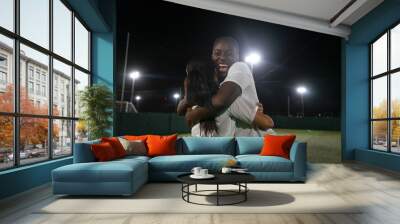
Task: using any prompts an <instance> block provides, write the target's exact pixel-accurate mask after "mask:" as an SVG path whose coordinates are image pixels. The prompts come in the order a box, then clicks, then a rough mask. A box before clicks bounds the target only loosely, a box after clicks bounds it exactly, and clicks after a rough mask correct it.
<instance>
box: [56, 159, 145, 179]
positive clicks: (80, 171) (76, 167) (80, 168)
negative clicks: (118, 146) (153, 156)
mask: <svg viewBox="0 0 400 224" xmlns="http://www.w3.org/2000/svg"><path fill="white" fill-rule="evenodd" d="M135 172H147V163H146V162H145V161H143V160H140V159H122V160H114V161H108V162H92V163H74V164H70V165H66V166H62V167H59V168H57V169H55V170H53V172H52V174H53V181H58V182H130V181H132V176H133V175H134V173H135ZM146 175H147V174H146Z"/></svg>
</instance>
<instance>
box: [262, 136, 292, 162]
mask: <svg viewBox="0 0 400 224" xmlns="http://www.w3.org/2000/svg"><path fill="white" fill-rule="evenodd" d="M295 139H296V135H265V136H264V146H263V148H262V149H261V153H260V155H261V156H280V157H284V158H286V159H290V148H291V147H292V144H293V142H294V140H295Z"/></svg>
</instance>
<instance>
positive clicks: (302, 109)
mask: <svg viewBox="0 0 400 224" xmlns="http://www.w3.org/2000/svg"><path fill="white" fill-rule="evenodd" d="M296 91H297V93H299V94H300V98H301V114H302V116H303V117H304V99H303V96H304V94H305V93H307V88H306V87H304V86H299V87H297V89H296Z"/></svg>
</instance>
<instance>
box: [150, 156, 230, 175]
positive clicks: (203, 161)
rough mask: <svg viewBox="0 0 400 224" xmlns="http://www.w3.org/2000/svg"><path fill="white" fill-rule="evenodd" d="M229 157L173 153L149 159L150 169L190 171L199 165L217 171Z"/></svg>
mask: <svg viewBox="0 0 400 224" xmlns="http://www.w3.org/2000/svg"><path fill="white" fill-rule="evenodd" d="M230 159H235V158H234V157H233V156H231V155H215V154H213V155H175V156H158V157H154V158H152V159H150V160H149V170H150V171H153V172H154V171H163V172H170V171H174V172H190V171H191V170H192V168H193V167H196V166H200V167H203V168H205V169H209V170H210V171H212V172H216V171H219V170H220V169H221V168H222V167H223V166H224V165H225V164H226V163H227V161H228V160H230Z"/></svg>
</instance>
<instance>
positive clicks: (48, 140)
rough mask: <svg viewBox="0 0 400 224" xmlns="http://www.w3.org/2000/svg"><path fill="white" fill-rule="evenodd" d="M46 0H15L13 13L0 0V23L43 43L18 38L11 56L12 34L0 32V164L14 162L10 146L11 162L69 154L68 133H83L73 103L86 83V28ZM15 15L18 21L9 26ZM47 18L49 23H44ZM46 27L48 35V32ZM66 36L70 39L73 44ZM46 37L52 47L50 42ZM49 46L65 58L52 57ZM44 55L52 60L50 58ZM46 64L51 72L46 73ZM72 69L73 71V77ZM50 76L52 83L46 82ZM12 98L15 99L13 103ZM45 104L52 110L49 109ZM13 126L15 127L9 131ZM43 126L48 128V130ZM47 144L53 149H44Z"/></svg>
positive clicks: (8, 2) (10, 0)
mask: <svg viewBox="0 0 400 224" xmlns="http://www.w3.org/2000/svg"><path fill="white" fill-rule="evenodd" d="M52 2H53V4H49V3H50V1H49V0H35V1H32V0H20V2H19V3H20V4H19V9H20V11H19V13H18V14H14V0H0V11H1V13H0V26H1V27H2V28H5V29H7V30H9V31H11V32H13V33H15V32H16V31H19V33H16V34H18V35H20V36H22V37H24V38H25V39H27V40H29V41H31V42H33V43H35V44H37V45H40V46H42V47H43V49H39V48H37V47H36V46H35V45H32V44H31V43H30V42H26V41H21V40H20V42H19V45H18V46H19V49H20V50H19V52H18V55H19V57H18V58H19V59H20V60H19V62H17V61H15V57H14V56H15V55H14V53H15V47H16V46H14V44H15V43H16V42H15V39H13V38H10V37H9V36H8V35H6V34H4V33H3V32H2V31H1V32H0V112H1V114H0V170H1V169H4V168H9V167H13V166H14V164H15V155H14V151H16V152H17V153H18V154H19V158H20V163H18V164H17V165H24V164H29V163H34V162H37V161H41V160H47V159H49V158H50V157H51V156H52V157H53V158H57V157H61V156H65V155H71V154H72V142H73V138H75V139H76V140H79V141H85V140H86V139H87V135H86V134H87V131H86V125H85V124H84V122H80V121H79V122H76V121H74V119H75V118H79V115H80V108H79V107H78V106H75V105H79V101H80V99H79V92H80V91H81V90H82V89H84V87H86V86H88V85H89V83H90V82H89V80H90V75H91V74H90V57H89V56H90V54H89V52H90V41H89V37H90V33H89V30H87V29H86V27H85V26H84V25H83V24H82V23H81V21H80V20H79V19H78V18H76V17H74V14H73V11H71V9H70V8H68V7H67V6H66V5H65V4H64V2H63V1H61V0H52ZM50 7H53V13H52V15H50V14H49V13H48V12H49V11H50ZM46 11H47V13H45V12H46ZM38 12H43V13H39V14H38ZM16 16H19V18H16ZM16 19H18V21H19V23H18V24H16V25H17V26H18V28H17V29H15V30H14V25H15V24H14V21H16ZM73 23H74V24H75V30H74V32H73V30H72V28H73ZM50 24H52V25H53V29H49V25H50ZM51 31H52V33H51V34H52V35H49V34H50V32H51ZM73 34H75V35H73ZM50 38H51V39H50ZM16 39H20V38H19V37H16ZM72 41H74V42H75V48H74V49H72V48H73V47H72ZM50 42H52V43H53V45H52V46H53V48H50ZM50 51H51V52H53V53H56V54H57V55H58V56H60V57H63V58H64V59H65V60H67V61H69V63H66V62H65V61H64V62H61V61H59V60H56V59H55V58H54V57H52V56H51V54H50V53H49V52H50ZM72 55H75V63H73V62H72ZM49 60H52V62H53V63H51V64H50V63H49ZM16 64H17V65H19V66H20V67H19V74H17V75H16V74H15V72H16V71H15V69H14V68H15V65H16ZM50 65H52V71H53V72H52V74H50V73H49V71H50ZM76 65H80V66H81V67H83V68H84V69H81V68H77V67H78V66H76ZM73 71H75V72H74V73H75V74H76V78H75V79H74V80H73V77H74V76H73ZM15 79H17V80H19V82H18V83H19V89H20V92H19V99H17V101H16V100H15V99H14V95H15V90H16V87H17V86H15V84H16V83H17V82H15V81H16V80H15ZM50 81H52V87H53V89H50V88H49V87H50ZM74 86H75V91H74V92H73V89H74V88H73V87H74ZM50 99H52V101H53V104H52V105H50ZM73 99H75V101H74V100H73ZM15 102H17V103H18V105H14V103H15ZM74 102H75V105H74V104H73V103H74ZM15 106H18V108H19V113H18V114H17V113H15V110H14V107H15ZM50 106H51V107H50ZM49 108H52V111H53V113H51V114H49ZM74 108H75V110H74ZM73 112H75V113H73ZM20 115H21V116H20ZM15 121H19V127H15V126H14V125H15ZM74 122H75V125H76V128H75V137H74V136H73V124H74ZM49 125H51V126H49ZM50 127H51V128H50ZM15 129H16V130H18V133H14V130H15ZM49 130H52V131H51V133H49ZM16 140H18V143H19V146H18V148H17V146H16V145H15V141H16ZM50 144H51V149H52V152H53V155H49V148H50V147H49V146H50ZM16 148H17V149H16Z"/></svg>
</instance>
